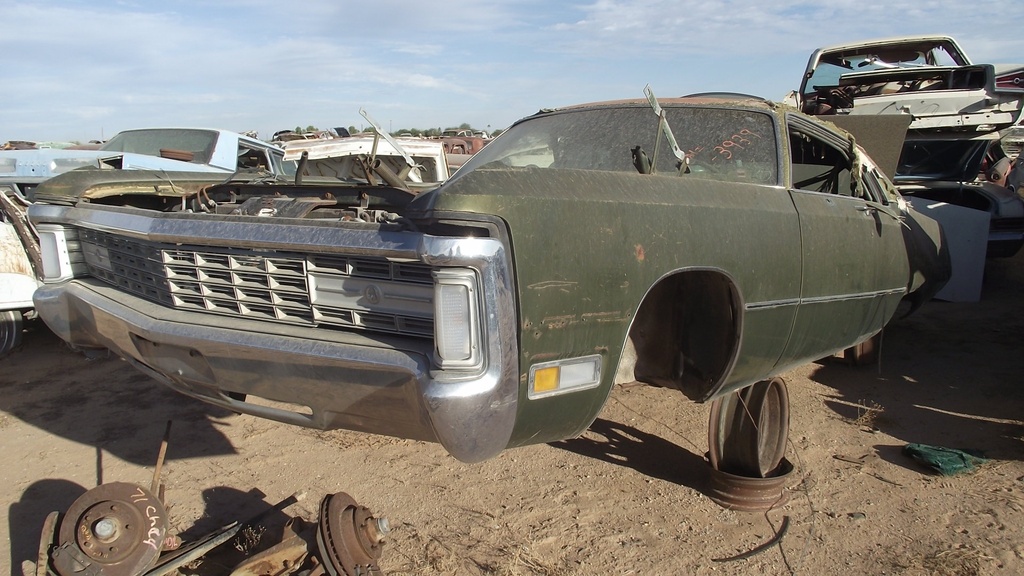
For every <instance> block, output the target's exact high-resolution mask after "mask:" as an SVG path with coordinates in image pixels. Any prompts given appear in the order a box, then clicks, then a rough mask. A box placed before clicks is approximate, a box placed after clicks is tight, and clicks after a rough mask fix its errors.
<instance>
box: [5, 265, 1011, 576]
mask: <svg viewBox="0 0 1024 576" xmlns="http://www.w3.org/2000/svg"><path fill="white" fill-rule="evenodd" d="M1022 288H1024V255H1022V256H1020V257H1017V258H1015V259H1012V260H1003V261H994V262H989V264H988V266H987V268H986V281H985V289H984V294H983V301H982V302H981V303H978V304H950V303H942V302H932V303H929V304H928V305H926V306H925V307H924V308H923V309H922V310H921V311H920V312H919V313H918V314H917V315H915V316H912V317H910V318H908V319H905V320H902V321H899V322H896V323H894V324H892V325H890V327H889V328H888V329H887V330H886V332H885V336H884V342H883V350H882V359H881V362H880V365H879V366H871V367H853V366H850V365H847V364H844V363H842V362H839V361H836V360H826V361H822V362H818V363H814V364H809V365H806V366H803V367H801V368H799V369H797V370H794V371H792V372H790V373H788V374H786V375H785V378H786V379H787V381H788V382H789V390H790V395H791V401H792V410H793V413H792V429H791V445H790V448H789V451H788V454H787V458H788V459H789V460H790V461H792V462H793V463H794V465H795V467H796V470H795V473H794V474H793V476H792V482H791V488H790V490H789V491H788V495H789V498H788V501H787V502H786V503H785V504H782V505H780V506H778V507H776V508H775V509H772V510H770V511H768V512H756V513H755V512H735V511H729V510H725V509H723V508H721V507H719V506H718V505H716V504H715V503H714V502H713V501H711V500H710V499H709V498H708V497H707V495H706V490H707V488H706V480H707V472H708V468H707V465H706V464H705V462H704V456H703V455H704V453H705V451H706V450H707V433H706V429H707V417H708V407H707V406H706V405H696V404H692V403H689V402H687V401H686V400H685V399H684V398H683V397H682V396H681V395H680V394H678V393H675V392H673V391H671V390H664V389H655V388H650V387H646V386H642V385H633V386H623V387H621V388H619V389H618V390H616V391H615V393H614V394H613V396H612V398H611V400H610V401H609V403H608V405H607V407H606V409H605V410H604V412H603V413H602V414H601V416H600V418H599V419H598V420H597V422H595V424H594V426H593V427H592V428H591V430H590V431H588V432H586V433H585V434H584V435H583V436H581V437H580V438H577V439H573V440H569V441H565V442H559V443H555V444H550V445H541V446H533V447H528V448H520V449H515V450H510V451H506V452H505V453H503V454H501V455H500V456H499V457H498V458H495V459H493V460H490V461H488V462H485V463H482V464H476V465H464V464H461V463H459V462H458V461H456V460H454V459H452V458H451V457H449V456H447V455H446V454H445V452H444V451H443V450H442V449H440V447H438V446H436V445H431V444H424V443H419V442H412V441H404V440H396V439H392V438H385V437H380V436H372V435H366V434H356V433H349V432H329V433H322V432H317V431H312V430H305V429H299V428H294V427H290V426H286V425H281V424H276V423H272V422H267V421H261V420H258V419H255V418H252V417H249V416H237V415H233V414H229V413H225V412H223V411H220V410H217V409H215V408H212V407H209V406H206V405H205V404H202V403H199V402H197V401H193V400H191V399H188V398H185V397H183V396H179V395H177V394H176V393H174V392H172V391H170V390H167V389H165V388H163V387H161V386H160V385H158V384H156V383H154V382H152V381H150V380H149V379H148V378H146V377H145V376H143V375H141V374H139V373H137V372H136V371H134V370H133V369H132V368H130V367H129V366H127V365H126V364H125V363H124V362H122V361H121V360H119V359H117V358H105V359H99V360H87V359H86V358H84V357H83V356H81V355H79V354H77V353H75V352H72V351H71V350H69V349H67V348H66V347H65V346H64V345H63V344H62V343H61V342H60V341H59V340H58V339H57V338H55V337H54V336H53V335H52V334H50V333H49V332H48V331H47V330H46V329H45V328H44V327H43V326H42V325H41V324H38V323H30V324H32V325H30V332H29V333H28V334H27V335H26V342H25V344H24V345H23V346H22V347H21V348H20V349H19V350H17V351H15V353H14V354H12V355H11V356H10V357H8V358H6V359H4V360H2V361H0V454H2V464H0V466H2V470H0V498H2V499H3V501H4V502H6V503H7V505H6V506H4V507H3V508H2V509H0V516H2V518H0V542H9V546H2V545H0V566H3V565H10V567H11V571H10V572H11V574H12V575H17V576H20V574H21V570H22V565H23V564H24V563H25V562H27V561H31V560H32V559H34V557H35V554H36V549H37V546H38V542H39V531H40V527H41V525H42V522H43V519H44V518H45V516H46V514H47V513H48V512H49V511H51V510H60V511H64V510H66V509H67V508H68V507H69V506H70V505H71V503H72V502H73V501H74V500H75V499H76V498H77V497H78V496H80V495H81V494H82V493H83V492H85V491H86V490H87V489H89V488H92V487H94V486H97V485H98V484H100V483H104V482H113V481H122V482H133V483H138V484H142V485H144V486H148V485H149V484H150V481H151V479H152V474H153V467H154V463H155V461H156V455H157V452H158V448H159V444H160V439H161V437H162V436H163V432H164V427H165V423H166V422H167V421H168V420H172V421H173V422H174V425H173V430H172V432H171V441H170V447H169V449H168V452H167V461H166V464H165V467H164V472H163V478H164V482H165V483H166V485H167V500H168V502H169V503H170V505H171V508H170V516H171V526H172V530H173V531H176V532H178V533H179V534H180V535H181V536H182V537H183V538H184V539H186V540H189V539H194V538H197V537H199V536H202V535H205V534H208V533H209V532H211V531H212V530H214V529H215V528H217V527H219V526H221V525H223V524H226V523H228V522H229V521H232V520H242V519H246V518H249V517H251V516H253V515H255V514H257V513H259V512H261V511H263V510H265V509H266V508H267V506H268V503H274V502H277V501H279V500H281V499H283V498H285V497H287V496H288V495H290V494H292V493H294V492H297V491H301V492H305V493H306V494H307V498H306V499H305V500H303V501H301V502H299V503H298V504H296V505H294V506H292V507H291V508H289V509H288V513H289V514H291V515H298V516H303V517H305V518H307V519H315V518H316V516H317V507H318V504H319V500H320V499H321V498H322V497H323V496H324V495H326V494H331V493H335V492H340V491H344V492H347V493H348V494H350V495H351V496H352V497H353V498H355V499H356V500H357V501H358V502H359V503H360V504H362V505H364V506H367V507H369V508H370V509H371V510H372V511H373V512H375V513H376V514H377V515H379V516H386V517H387V518H388V519H389V520H390V522H391V525H392V527H393V530H392V532H391V534H390V535H389V537H388V541H387V544H386V547H385V550H384V556H383V558H382V560H381V563H380V564H381V567H382V568H383V569H384V570H385V571H386V572H387V573H389V574H506V575H526V574H537V575H570V574H574V575H583V574H587V575H590V574H710V573H724V574H940V575H968V574H1024V444H1022V439H1024V428H1022V425H1024V423H1022V420H1024V415H1022V407H1024V388H1022V386H1021V384H1022V382H1021V380H1022V374H1024V354H1022V353H1021V352H1022V350H1024V347H1022V340H1024V299H1022V298H1021V290H1022ZM910 442H919V443H925V444H933V445H939V446H948V447H956V448H973V449H980V450H982V451H984V452H985V454H986V455H987V456H988V457H989V458H990V459H991V460H990V461H989V462H988V463H986V464H985V465H983V466H982V467H980V468H979V469H977V470H976V471H974V472H972V473H969V474H965V475H959V476H953V477H941V476H937V475H934V474H930V473H928V472H927V471H926V470H925V469H923V468H921V467H920V466H919V465H918V464H916V463H915V462H913V461H912V460H910V459H909V458H907V457H906V456H904V455H903V454H902V453H901V448H902V447H903V446H904V445H905V444H907V443H910ZM786 517H788V518H789V529H788V532H787V533H786V534H785V536H784V537H783V539H782V540H781V543H780V544H779V545H777V546H773V547H771V548H769V549H768V550H766V551H764V552H762V553H759V554H757V555H755V556H753V557H751V558H749V559H745V560H739V561H730V562H719V561H716V560H719V559H722V558H726V557H731V556H734V555H737V554H740V553H743V552H745V551H749V550H751V549H754V548H756V547H757V546H759V545H760V544H762V543H764V542H767V541H768V540H770V539H771V538H772V536H773V535H774V534H775V533H776V531H777V530H778V529H779V528H780V526H781V524H782V522H783V519H784V518H786ZM218 569H221V570H222V569H223V567H219V566H216V565H215V564H211V563H207V565H206V566H200V567H199V570H206V571H207V572H208V573H209V572H216V571H217V570H218ZM225 573H226V572H225Z"/></svg>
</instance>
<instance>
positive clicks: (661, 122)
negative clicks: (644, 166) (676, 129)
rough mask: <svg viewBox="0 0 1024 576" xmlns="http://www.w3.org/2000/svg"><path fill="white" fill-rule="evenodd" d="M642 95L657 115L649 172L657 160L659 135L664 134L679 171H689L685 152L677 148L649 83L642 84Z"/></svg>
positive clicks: (674, 138) (674, 137)
mask: <svg viewBox="0 0 1024 576" xmlns="http://www.w3.org/2000/svg"><path fill="white" fill-rule="evenodd" d="M644 95H645V96H647V101H648V102H650V104H651V108H652V109H653V110H654V113H655V114H657V115H658V136H657V138H656V139H655V141H654V156H653V157H652V159H651V161H650V165H651V166H650V172H649V174H654V172H655V165H656V164H657V162H658V152H659V151H660V149H661V136H662V134H664V135H665V138H666V139H667V140H668V144H669V146H670V147H671V148H672V154H673V155H674V156H675V157H676V160H678V161H679V173H680V174H685V173H687V172H689V163H688V162H687V159H686V154H685V153H684V152H683V151H682V149H680V148H679V144H678V143H677V142H676V136H675V134H673V133H672V127H671V126H669V125H668V118H666V117H665V109H664V108H662V107H661V104H658V99H657V98H656V97H655V96H654V90H652V89H651V85H650V84H648V85H646V86H644Z"/></svg>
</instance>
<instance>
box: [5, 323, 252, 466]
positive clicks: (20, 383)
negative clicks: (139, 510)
mask: <svg viewBox="0 0 1024 576" xmlns="http://www.w3.org/2000/svg"><path fill="white" fill-rule="evenodd" d="M27 324H28V326H29V328H28V330H27V331H26V333H25V338H24V343H23V344H22V345H21V347H20V348H18V349H17V350H15V351H14V352H12V353H11V354H10V355H9V356H8V357H6V358H4V359H3V360H0V366H2V370H0V411H2V412H4V413H6V414H8V415H10V416H11V417H13V418H17V419H19V420H21V421H23V422H25V423H27V424H30V425H32V426H35V427H37V428H40V429H42V430H45V431H46V432H48V433H51V434H54V435H57V436H60V437H62V438H66V439H68V440H72V441H74V442H78V443H80V444H84V445H87V446H94V447H96V448H97V449H99V450H102V451H105V452H108V453H110V454H112V455H114V456H116V457H117V458H120V459H122V460H125V461H128V462H131V463H133V464H140V465H152V464H153V463H154V461H155V460H156V455H157V449H158V448H159V445H160V440H161V438H162V437H163V434H164V427H165V425H166V423H167V421H169V420H173V421H174V422H175V423H177V425H176V426H174V431H173V432H172V438H171V448H170V450H169V451H168V454H167V459H168V460H173V459H184V458H196V457H201V456H209V455H216V454H233V453H235V449H234V447H233V446H232V445H231V443H230V441H228V439H227V438H226V437H225V436H224V434H223V433H222V432H221V431H220V430H218V429H217V428H216V426H217V423H216V422H213V421H211V418H224V417H227V416H230V415H231V413H230V412H227V411H225V410H221V409H219V408H216V407H214V406H210V405H208V404H206V403H204V402H200V401H198V400H193V399H191V398H188V397H187V396H183V395H181V394H178V393H176V392H174V391H172V390H170V389H168V388H166V387H164V386H163V385H162V384H160V383H158V382H156V381H155V380H152V379H151V378H149V377H148V376H146V375H144V374H142V373H140V372H138V371H137V370H135V369H134V368H132V367H131V366H130V365H128V364H127V363H125V362H124V361H122V360H121V359H119V358H117V357H114V356H110V357H105V358H100V359H95V360H89V359H87V358H86V357H85V356H83V355H82V354H80V353H77V352H74V351H72V350H71V349H70V348H68V347H67V346H66V345H65V344H64V343H63V342H62V341H61V340H60V339H59V338H57V336H55V335H54V334H53V333H52V332H50V331H49V330H48V329H47V328H46V326H45V325H44V324H43V323H42V322H38V321H35V322H29V323H27Z"/></svg>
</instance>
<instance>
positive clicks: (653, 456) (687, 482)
mask: <svg viewBox="0 0 1024 576" xmlns="http://www.w3.org/2000/svg"><path fill="white" fill-rule="evenodd" d="M594 436H599V437H600V438H594ZM550 445H551V446H553V447H555V448H561V449H563V450H568V451H569V452H574V453H576V454H579V455H581V456H586V457H588V458H594V459H595V460H602V461H604V462H609V463H611V464H615V465H618V466H624V467H627V468H632V469H634V470H636V471H637V472H639V473H641V474H643V475H645V476H650V477H652V478H658V479H661V480H667V481H669V482H673V483H675V484H681V485H683V486H687V487H689V488H692V489H694V490H697V491H698V492H702V493H706V484H707V479H708V465H707V462H705V460H704V457H703V456H698V455H697V454H694V453H693V452H690V451H689V450H686V449H685V448H682V447H680V446H678V445H676V444H673V443H671V442H669V441H668V440H665V439H664V438H661V437H658V436H655V435H653V434H649V433H647V432H643V431H640V430H637V429H636V428H634V427H632V426H627V425H625V424H621V423H618V422H613V421H611V420H605V419H603V418H598V419H597V420H595V421H594V423H593V424H591V425H590V428H589V429H588V430H587V434H585V435H584V436H580V437H579V438H573V439H570V440H563V441H561V442H552V443H551V444H550Z"/></svg>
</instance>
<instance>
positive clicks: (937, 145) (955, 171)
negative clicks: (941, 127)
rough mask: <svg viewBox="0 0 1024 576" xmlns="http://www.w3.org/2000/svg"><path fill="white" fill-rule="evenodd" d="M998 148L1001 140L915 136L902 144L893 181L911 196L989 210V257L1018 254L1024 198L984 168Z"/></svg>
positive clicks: (1023, 237)
mask: <svg viewBox="0 0 1024 576" xmlns="http://www.w3.org/2000/svg"><path fill="white" fill-rule="evenodd" d="M993 136H995V135H994V134H993ZM998 147H999V141H998V140H996V139H990V138H956V137H950V138H947V139H943V138H939V137H937V136H929V137H925V138H916V137H914V136H911V137H909V138H908V139H907V141H906V142H905V143H904V144H903V153H902V154H901V155H900V160H899V164H898V167H897V170H896V177H895V179H894V180H895V182H896V186H897V188H898V189H899V191H900V193H901V194H904V195H906V196H907V197H910V198H914V197H921V198H927V199H929V200H936V201H939V202H946V203H948V204H955V205H957V206H964V207H967V208H974V209H975V210H980V211H982V212H987V213H988V214H989V218H990V220H989V234H988V248H987V251H986V256H988V257H996V258H998V257H1010V256H1013V255H1015V254H1016V253H1017V252H1018V251H1019V250H1020V248H1021V246H1024V200H1022V199H1021V197H1020V196H1019V195H1018V194H1017V193H1016V192H1014V190H1013V189H1011V188H1008V187H1007V186H1006V185H1004V184H1003V183H1000V182H999V181H998V179H997V178H992V179H990V178H989V177H988V175H987V174H986V171H985V170H984V169H983V166H984V164H985V159H986V157H987V151H988V150H989V149H997V148H998ZM993 180H996V181H993Z"/></svg>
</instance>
